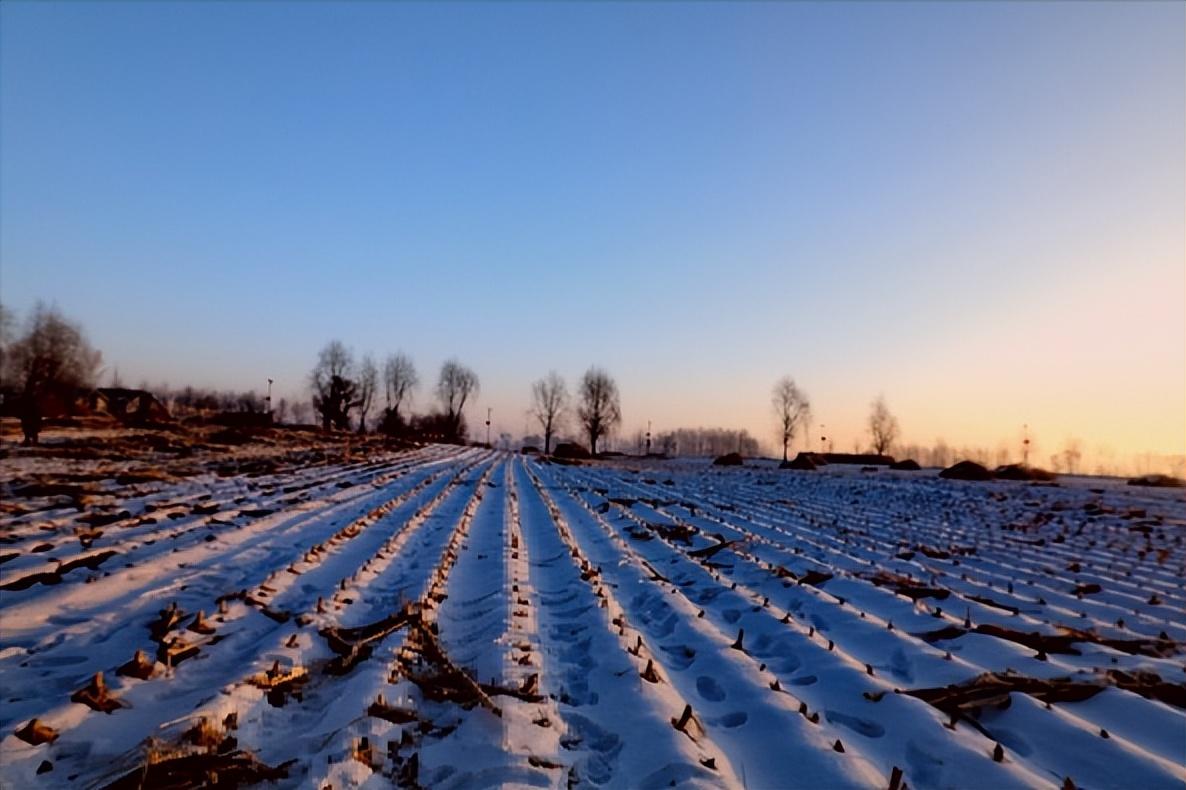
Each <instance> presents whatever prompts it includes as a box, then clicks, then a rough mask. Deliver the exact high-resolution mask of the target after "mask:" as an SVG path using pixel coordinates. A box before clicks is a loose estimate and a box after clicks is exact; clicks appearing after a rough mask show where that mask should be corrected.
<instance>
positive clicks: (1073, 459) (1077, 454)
mask: <svg viewBox="0 0 1186 790" xmlns="http://www.w3.org/2000/svg"><path fill="white" fill-rule="evenodd" d="M1082 458H1083V443H1082V442H1081V441H1079V440H1078V439H1073V438H1072V439H1067V440H1066V441H1065V442H1063V445H1062V460H1063V465H1064V468H1065V469H1066V470H1067V474H1070V475H1073V474H1078V472H1079V461H1080V459H1082Z"/></svg>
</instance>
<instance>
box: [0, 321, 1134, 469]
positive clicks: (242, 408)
mask: <svg viewBox="0 0 1186 790" xmlns="http://www.w3.org/2000/svg"><path fill="white" fill-rule="evenodd" d="M102 361H103V357H102V354H101V353H100V352H99V351H98V350H97V349H95V348H94V347H93V346H92V345H91V344H90V342H89V341H88V339H87V337H86V334H85V332H84V331H83V329H82V327H81V326H80V325H79V324H78V323H76V322H74V321H72V320H70V319H68V318H67V317H65V316H64V315H63V314H62V313H61V312H60V311H59V310H58V309H57V308H56V307H52V306H47V305H45V304H43V303H38V304H36V305H35V306H34V307H33V309H32V310H31V311H30V312H29V314H28V315H27V316H26V317H25V320H24V321H23V322H22V323H21V325H20V326H19V327H18V323H17V321H16V320H15V317H14V316H13V314H12V313H11V312H10V311H8V310H7V309H5V308H4V307H3V305H0V405H2V406H3V410H4V413H5V414H14V415H18V416H19V417H20V419H21V425H22V429H23V431H24V433H25V438H26V441H27V442H35V441H36V439H37V434H38V432H39V430H40V425H41V421H42V417H43V415H56V414H70V413H73V408H74V406H75V403H76V401H77V400H78V398H79V394H80V393H83V392H86V391H89V390H93V389H94V388H95V387H96V386H97V385H98V380H99V377H100V375H101V373H102ZM308 383H309V391H310V394H311V401H309V402H306V401H300V400H298V401H294V402H292V403H289V402H288V401H287V400H286V399H284V398H281V399H280V400H279V402H278V403H275V404H273V403H271V402H270V401H269V400H267V399H265V398H263V397H261V396H259V395H257V394H256V393H255V392H254V391H249V392H226V391H217V390H210V389H199V388H194V387H185V388H184V389H180V390H169V389H168V388H159V389H158V390H157V392H156V393H155V394H156V396H157V397H158V398H159V399H160V400H161V401H162V402H164V403H167V404H168V406H169V408H170V411H171V412H172V413H173V414H175V415H178V416H181V415H185V414H194V415H200V414H210V413H213V412H221V413H225V412H236V413H248V414H257V415H266V417H267V419H268V420H269V421H272V420H275V421H277V422H282V423H283V422H289V421H291V422H295V423H298V424H304V423H306V421H307V420H308V419H309V417H310V416H314V417H315V418H316V419H317V420H318V422H319V423H320V425H321V427H322V428H323V429H326V430H330V429H335V430H344V431H345V430H357V431H360V432H367V431H368V430H377V431H379V432H382V433H385V434H388V435H392V436H401V435H415V436H422V437H425V438H431V439H434V440H440V441H464V440H465V439H466V437H467V435H468V427H467V425H466V421H465V413H464V410H465V408H466V406H467V405H471V404H472V403H473V400H474V399H475V398H476V397H477V396H478V394H479V391H480V383H479V380H478V376H477V374H476V373H475V372H474V371H473V370H472V369H471V368H469V367H467V366H465V365H463V364H462V363H461V362H460V361H458V360H456V359H449V360H447V361H445V362H444V363H443V364H442V365H441V368H440V370H439V371H438V373H437V378H436V382H435V385H434V387H433V396H434V398H435V408H433V409H431V410H429V411H428V412H427V413H424V414H415V413H413V412H412V409H411V405H412V403H413V399H414V394H415V392H416V389H417V387H418V386H419V385H420V376H419V373H418V371H417V368H416V365H415V363H414V362H413V360H412V358H411V357H410V356H409V355H408V354H406V353H404V352H402V351H401V352H396V353H393V354H389V355H388V356H387V357H385V358H384V359H383V360H382V363H381V364H380V363H378V362H376V360H375V359H374V358H373V357H372V356H371V355H369V354H368V355H364V356H363V357H362V358H361V359H356V358H355V355H354V353H353V352H352V351H351V350H350V349H349V348H347V347H346V346H345V345H344V344H343V343H341V342H340V341H337V340H335V341H331V342H329V343H327V344H326V345H325V347H324V348H322V349H321V351H320V352H319V353H318V356H317V361H316V363H315V365H314V367H313V369H312V371H311V372H310V374H309V382H308ZM112 384H113V386H119V384H118V375H117V374H113V375H112ZM142 389H147V387H142ZM771 404H772V408H773V412H774V416H775V422H776V425H777V432H776V435H777V438H778V441H779V443H780V445H781V448H782V457H783V460H784V461H785V460H787V458H788V455H789V449H790V447H791V445H792V444H793V442H794V440H795V439H796V437H800V436H804V435H806V434H807V433H808V432H809V431H810V426H811V420H812V408H811V402H810V399H809V398H808V396H807V394H806V392H805V391H804V390H803V389H802V388H801V387H800V386H799V385H798V384H797V383H796V382H795V380H794V379H793V378H791V377H790V376H784V377H783V378H781V379H779V380H778V381H777V382H776V383H775V385H774V387H773V389H772V391H771ZM529 413H530V415H531V416H533V417H534V419H535V420H536V421H537V422H538V424H539V427H540V430H541V432H542V434H543V445H544V447H543V451H544V452H545V453H550V452H552V450H553V449H554V444H555V440H556V438H557V437H558V436H560V435H562V434H563V433H564V432H565V431H567V430H568V429H569V426H575V428H576V429H577V430H578V431H579V433H580V434H581V435H582V438H583V440H584V441H585V442H586V443H587V448H588V450H589V451H590V452H592V453H594V454H596V453H597V452H598V449H599V447H600V446H601V445H602V444H603V442H604V441H605V439H606V437H608V436H609V435H610V434H611V433H612V432H613V431H614V430H615V429H616V428H617V427H618V426H619V425H620V424H621V422H622V410H621V398H620V394H619V390H618V385H617V382H616V381H615V380H614V378H613V377H612V376H611V375H610V374H609V373H608V372H607V371H605V370H604V369H602V368H600V367H596V366H594V367H591V368H589V369H588V370H587V371H586V372H585V373H584V375H583V376H581V378H580V380H579V381H578V382H577V386H576V391H575V393H572V392H570V391H569V388H568V384H567V382H565V380H564V378H563V377H561V376H560V375H559V374H557V373H556V372H555V371H552V372H549V373H548V374H547V375H546V376H544V377H542V378H540V379H539V380H537V381H535V382H533V383H532V385H531V407H530V410H529ZM372 414H374V415H375V419H374V420H372ZM866 430H867V434H868V445H867V447H868V449H869V450H871V451H872V452H875V453H878V454H887V453H889V451H890V450H891V449H894V448H896V449H897V450H898V451H899V452H900V453H902V454H903V455H905V456H906V457H912V458H915V459H917V460H918V461H920V462H921V463H923V464H925V465H929V466H946V465H947V464H948V463H950V462H951V461H952V460H955V459H957V458H972V459H976V460H983V461H985V462H989V461H990V460H992V459H993V458H994V457H995V459H996V460H997V461H998V462H1003V459H1008V458H1011V457H1013V456H1015V454H1016V452H1015V448H1013V447H1012V444H1011V443H1004V442H1002V444H1001V445H1000V446H998V447H997V449H996V451H995V453H994V452H993V451H990V450H987V449H983V448H967V447H963V448H959V449H958V450H956V449H955V448H950V447H948V446H947V445H946V443H945V442H943V440H942V439H939V440H937V441H936V442H935V443H934V444H933V445H932V446H929V447H928V446H922V445H902V444H899V437H900V433H901V431H900V426H899V423H898V420H897V418H896V417H895V416H894V415H893V414H892V412H891V411H890V409H889V407H888V405H887V403H886V401H885V398H884V397H880V396H879V397H878V398H876V399H875V400H874V401H873V402H872V404H871V405H870V411H869V416H868V419H867V424H866ZM819 439H820V441H821V449H825V448H826V449H831V448H832V444H831V441H830V440H828V438H827V437H826V436H822V435H821V436H820V437H819ZM634 440H635V442H636V443H637V444H638V446H639V449H640V451H641V450H643V449H644V448H645V447H646V446H647V445H646V443H645V441H646V440H645V438H644V435H643V434H642V432H641V431H640V432H638V434H637V435H636V436H635V437H634ZM650 446H651V447H652V448H653V449H655V450H657V451H658V452H661V453H665V454H667V455H676V454H682V455H720V454H724V453H726V452H738V453H740V454H742V455H750V456H753V455H758V454H760V447H759V442H758V440H757V439H755V438H753V437H752V436H750V435H749V434H748V433H747V432H745V431H732V430H726V429H710V428H698V429H676V430H668V431H666V432H663V433H659V434H658V435H657V436H655V437H654V440H653V442H652V443H651V445H650ZM853 449H854V450H856V451H858V452H859V451H861V450H862V449H863V448H862V447H861V445H860V443H859V442H858V445H857V446H856V447H854V448H853ZM1082 457H1083V453H1082V447H1081V443H1080V442H1079V441H1078V440H1076V439H1068V440H1067V442H1066V443H1065V445H1064V447H1063V449H1062V450H1061V451H1060V452H1058V453H1055V454H1052V455H1051V456H1049V461H1050V465H1051V466H1052V467H1053V468H1054V469H1055V470H1056V471H1065V472H1070V473H1075V472H1077V471H1080V465H1081V462H1082ZM1095 471H1096V472H1097V473H1103V472H1105V471H1112V470H1111V469H1109V468H1107V467H1102V466H1101V467H1097V468H1096V469H1095Z"/></svg>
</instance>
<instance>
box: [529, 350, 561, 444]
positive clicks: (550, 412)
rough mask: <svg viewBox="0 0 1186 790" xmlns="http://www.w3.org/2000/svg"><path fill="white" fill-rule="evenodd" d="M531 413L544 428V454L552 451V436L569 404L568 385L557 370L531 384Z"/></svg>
mask: <svg viewBox="0 0 1186 790" xmlns="http://www.w3.org/2000/svg"><path fill="white" fill-rule="evenodd" d="M531 400H532V406H531V413H532V414H534V415H535V418H536V419H537V420H539V424H540V427H541V428H543V429H544V455H547V454H549V453H551V452H552V436H553V435H555V433H556V430H557V428H559V426H560V421H561V420H562V419H563V418H564V409H565V408H566V407H567V405H568V387H567V386H565V384H564V379H562V378H560V375H559V374H558V373H556V371H554V370H553V371H551V372H550V373H548V375H547V377H546V378H542V379H540V380H539V381H537V382H535V383H534V384H532V385H531Z"/></svg>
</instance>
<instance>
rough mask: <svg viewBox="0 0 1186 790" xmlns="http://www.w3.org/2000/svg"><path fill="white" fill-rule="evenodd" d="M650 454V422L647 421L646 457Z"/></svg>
mask: <svg viewBox="0 0 1186 790" xmlns="http://www.w3.org/2000/svg"><path fill="white" fill-rule="evenodd" d="M650 454H651V421H650V420H647V455H648V456H649V455H650Z"/></svg>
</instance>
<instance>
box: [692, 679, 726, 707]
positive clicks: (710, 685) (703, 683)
mask: <svg viewBox="0 0 1186 790" xmlns="http://www.w3.org/2000/svg"><path fill="white" fill-rule="evenodd" d="M696 690H697V691H699V692H700V696H702V697H704V698H705V699H706V700H708V701H710V702H720V701H721V700H723V699H724V698H725V690H724V689H723V688H721V684H720V683H717V682H716V680H715V679H713V678H711V677H709V676H708V675H701V676H700V677H698V678H696Z"/></svg>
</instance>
